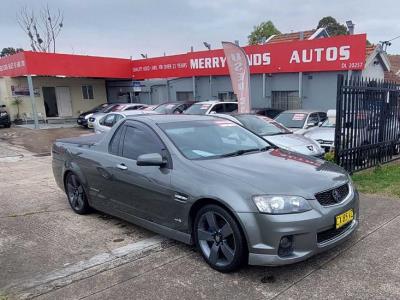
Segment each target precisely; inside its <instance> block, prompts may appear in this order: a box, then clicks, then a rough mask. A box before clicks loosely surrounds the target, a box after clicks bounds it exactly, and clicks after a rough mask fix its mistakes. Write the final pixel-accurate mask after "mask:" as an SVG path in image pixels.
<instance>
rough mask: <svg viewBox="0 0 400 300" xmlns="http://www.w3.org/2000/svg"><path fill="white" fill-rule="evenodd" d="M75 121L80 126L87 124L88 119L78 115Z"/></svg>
mask: <svg viewBox="0 0 400 300" xmlns="http://www.w3.org/2000/svg"><path fill="white" fill-rule="evenodd" d="M76 123H77V124H78V125H81V126H88V120H87V119H85V118H81V117H79V118H78V119H77V120H76Z"/></svg>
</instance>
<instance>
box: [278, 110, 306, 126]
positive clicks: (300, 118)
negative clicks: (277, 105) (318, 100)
mask: <svg viewBox="0 0 400 300" xmlns="http://www.w3.org/2000/svg"><path fill="white" fill-rule="evenodd" d="M306 119H307V114H305V113H292V112H284V113H281V114H280V115H279V116H277V117H276V119H275V120H276V121H277V122H279V123H281V124H282V125H284V126H285V127H288V128H303V126H304V122H305V121H306Z"/></svg>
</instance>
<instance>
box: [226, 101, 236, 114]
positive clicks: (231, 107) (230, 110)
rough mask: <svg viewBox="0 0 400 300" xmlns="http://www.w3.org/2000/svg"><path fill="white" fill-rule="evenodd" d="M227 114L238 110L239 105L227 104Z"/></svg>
mask: <svg viewBox="0 0 400 300" xmlns="http://www.w3.org/2000/svg"><path fill="white" fill-rule="evenodd" d="M224 106H225V112H234V111H236V110H237V109H238V105H237V104H236V103H225V104H224Z"/></svg>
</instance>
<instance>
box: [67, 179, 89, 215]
mask: <svg viewBox="0 0 400 300" xmlns="http://www.w3.org/2000/svg"><path fill="white" fill-rule="evenodd" d="M65 192H66V193H67V197H68V202H69V205H70V206H71V208H72V210H73V211H74V212H76V213H77V214H80V215H84V214H87V213H89V212H90V206H89V202H88V201H87V197H86V193H85V190H84V188H83V186H82V183H81V182H80V180H79V178H78V176H76V175H75V174H74V173H69V174H68V175H67V177H66V179H65Z"/></svg>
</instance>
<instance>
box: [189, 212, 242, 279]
mask: <svg viewBox="0 0 400 300" xmlns="http://www.w3.org/2000/svg"><path fill="white" fill-rule="evenodd" d="M193 232H194V239H195V243H196V246H197V249H198V250H199V251H200V253H201V255H202V256H203V258H204V260H205V261H206V262H207V263H208V264H209V265H210V266H211V268H213V269H215V270H217V271H220V272H223V273H227V272H232V271H235V270H237V269H239V268H240V267H241V266H242V265H243V263H244V262H245V258H247V244H246V240H245V238H244V237H243V234H242V231H241V230H240V227H239V224H238V223H237V221H236V220H235V219H234V218H233V217H232V216H231V215H230V214H229V213H228V212H227V211H226V210H225V209H223V208H222V207H220V206H217V205H206V206H204V207H202V208H201V209H200V210H199V211H198V212H197V214H196V218H195V221H194V227H193Z"/></svg>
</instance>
